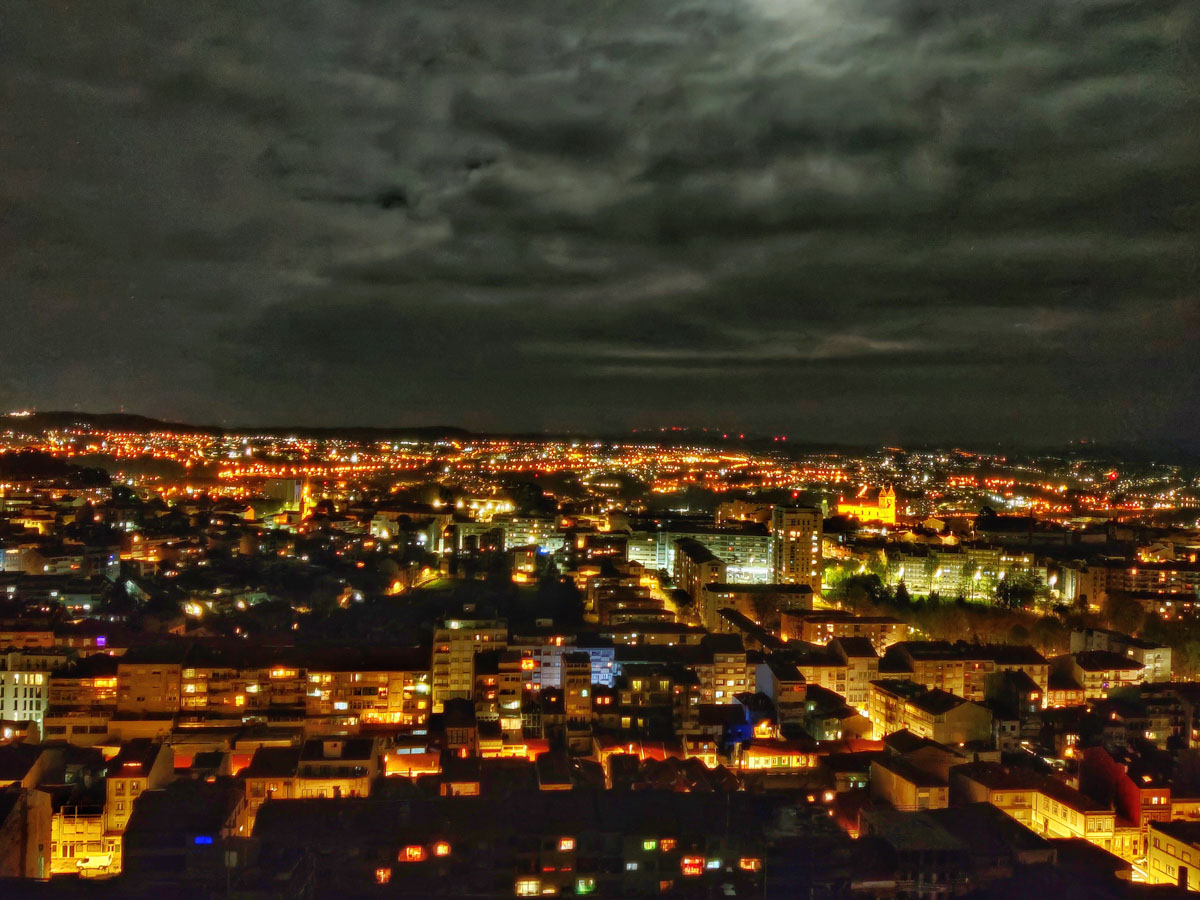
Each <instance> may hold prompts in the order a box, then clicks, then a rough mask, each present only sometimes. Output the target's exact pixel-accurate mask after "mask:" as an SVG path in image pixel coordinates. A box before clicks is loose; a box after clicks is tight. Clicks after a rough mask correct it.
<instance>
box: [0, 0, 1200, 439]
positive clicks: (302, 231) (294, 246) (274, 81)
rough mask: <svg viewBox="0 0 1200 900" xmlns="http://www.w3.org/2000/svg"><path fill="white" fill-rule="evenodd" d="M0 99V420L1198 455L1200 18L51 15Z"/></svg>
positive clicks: (24, 37)
mask: <svg viewBox="0 0 1200 900" xmlns="http://www.w3.org/2000/svg"><path fill="white" fill-rule="evenodd" d="M0 91H2V93H0V312H2V317H0V407H7V408H17V407H24V406H37V407H38V408H40V409H44V410H49V409H72V408H78V409H84V410H91V411H111V410H117V409H119V408H121V407H124V408H125V409H126V410H127V411H130V412H140V413H145V414H148V415H155V416H161V417H167V418H172V419H184V420H190V421H200V422H214V423H221V424H270V423H291V424H322V425H338V424H376V425H406V424H412V425H417V424H431V423H442V424H454V425H463V426H466V427H471V428H479V429H493V430H517V429H562V428H574V429H590V430H596V431H599V430H616V429H626V428H630V427H639V428H645V427H657V426H659V425H665V424H672V423H678V424H692V425H716V426H723V427H736V428H742V429H745V430H748V431H750V430H753V431H758V432H773V431H782V432H786V433H788V434H789V435H790V436H791V437H792V439H793V440H800V439H809V440H830V441H833V440H854V441H893V440H906V441H924V440H928V441H938V440H957V441H984V440H987V441H997V440H998V441H1014V442H1037V443H1047V442H1058V441H1067V440H1071V439H1075V438H1080V437H1090V438H1094V439H1099V440H1123V439H1140V440H1150V441H1163V440H1165V439H1172V438H1179V439H1182V440H1186V441H1189V442H1195V441H1197V440H1200V399H1198V398H1200V363H1198V361H1197V348H1198V346H1200V345H1198V343H1197V341H1198V339H1200V292H1198V285H1200V3H1197V2H1196V0H1137V2H1130V0H1003V2H997V0H693V2H680V0H670V2H666V0H627V2H603V0H587V2H573V0H545V2H543V0H480V2H450V0H445V2H439V0H415V2H400V0H393V2H349V0H314V2H290V3H289V2H276V0H272V2H252V0H241V2H236V3H228V2H220V3H218V2H214V0H188V2H161V0H159V2H145V3H141V2H138V3H135V2H117V0H112V2H95V0H76V2H71V3H64V2H52V0H41V2H30V3H10V4H6V5H5V8H4V10H3V15H2V22H0Z"/></svg>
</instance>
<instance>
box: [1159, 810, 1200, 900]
mask: <svg viewBox="0 0 1200 900" xmlns="http://www.w3.org/2000/svg"><path fill="white" fill-rule="evenodd" d="M1148 831H1149V848H1148V849H1147V851H1146V880H1147V881H1148V882H1149V883H1150V884H1173V885H1177V886H1178V887H1180V888H1184V889H1186V890H1189V891H1200V822H1152V823H1151V824H1150V826H1149V829H1148Z"/></svg>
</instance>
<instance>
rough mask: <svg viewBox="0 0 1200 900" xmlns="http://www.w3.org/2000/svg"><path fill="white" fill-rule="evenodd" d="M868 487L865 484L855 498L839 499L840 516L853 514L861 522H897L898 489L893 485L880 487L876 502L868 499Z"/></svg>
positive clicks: (893, 523) (887, 523) (885, 523)
mask: <svg viewBox="0 0 1200 900" xmlns="http://www.w3.org/2000/svg"><path fill="white" fill-rule="evenodd" d="M866 494H867V488H866V486H865V485H864V486H863V488H862V489H861V490H860V491H859V492H858V494H857V495H856V496H855V498H854V499H853V500H850V501H846V500H838V506H837V511H838V515H840V516H851V517H853V518H855V519H858V520H859V521H860V522H877V523H879V524H880V525H895V524H896V490H895V488H893V487H892V486H891V485H888V486H887V487H884V488H880V490H879V497H878V498H877V499H876V501H875V502H874V503H871V502H870V501H868V500H867V499H866Z"/></svg>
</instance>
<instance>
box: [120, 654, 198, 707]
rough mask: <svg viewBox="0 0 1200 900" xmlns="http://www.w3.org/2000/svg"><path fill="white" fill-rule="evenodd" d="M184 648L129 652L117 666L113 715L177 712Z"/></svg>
mask: <svg viewBox="0 0 1200 900" xmlns="http://www.w3.org/2000/svg"><path fill="white" fill-rule="evenodd" d="M186 652H187V647H186V646H182V645H163V646H161V647H147V648H145V649H144V650H143V649H134V650H130V651H129V652H128V653H126V654H125V655H124V656H122V657H121V660H120V662H119V663H118V664H117V711H118V712H122V713H171V714H175V713H177V712H179V703H180V694H181V687H182V682H183V659H184V657H185V655H186Z"/></svg>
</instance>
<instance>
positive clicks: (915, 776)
mask: <svg viewBox="0 0 1200 900" xmlns="http://www.w3.org/2000/svg"><path fill="white" fill-rule="evenodd" d="M871 799H873V800H877V801H883V802H884V803H888V804H890V805H891V806H892V807H893V808H894V809H898V810H916V809H945V808H946V807H947V806H949V805H950V788H949V786H948V785H947V784H946V781H945V779H943V778H939V777H938V776H937V775H935V774H933V773H931V772H927V771H924V770H922V769H921V768H919V767H918V766H916V765H914V764H913V763H911V762H909V761H908V760H907V759H904V758H903V757H899V756H881V757H879V758H877V759H873V760H872V761H871Z"/></svg>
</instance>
